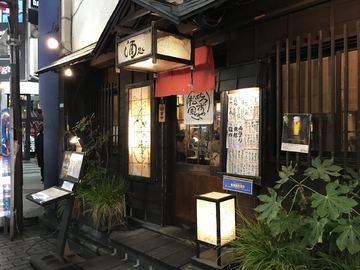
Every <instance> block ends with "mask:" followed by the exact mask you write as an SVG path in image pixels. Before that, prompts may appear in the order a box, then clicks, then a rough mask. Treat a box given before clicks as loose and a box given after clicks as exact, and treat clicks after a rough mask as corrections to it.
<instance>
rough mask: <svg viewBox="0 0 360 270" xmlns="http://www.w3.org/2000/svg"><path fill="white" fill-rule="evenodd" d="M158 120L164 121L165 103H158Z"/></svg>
mask: <svg viewBox="0 0 360 270" xmlns="http://www.w3.org/2000/svg"><path fill="white" fill-rule="evenodd" d="M159 122H160V123H165V104H159Z"/></svg>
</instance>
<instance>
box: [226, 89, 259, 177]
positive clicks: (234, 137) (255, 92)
mask: <svg viewBox="0 0 360 270" xmlns="http://www.w3.org/2000/svg"><path fill="white" fill-rule="evenodd" d="M259 93H260V92H259V89H258V88H246V89H241V90H238V91H236V92H235V91H234V92H230V93H229V95H228V123H227V137H226V148H227V162H226V172H227V173H230V174H239V175H249V176H259V141H260V137H259V130H260V129H259V96H260V95H259Z"/></svg>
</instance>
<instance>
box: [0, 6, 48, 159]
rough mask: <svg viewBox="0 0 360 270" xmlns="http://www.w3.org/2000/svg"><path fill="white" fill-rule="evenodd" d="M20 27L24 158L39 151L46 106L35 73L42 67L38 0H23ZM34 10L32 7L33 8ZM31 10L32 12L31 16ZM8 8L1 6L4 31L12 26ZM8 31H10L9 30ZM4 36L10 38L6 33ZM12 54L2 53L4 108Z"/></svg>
mask: <svg viewBox="0 0 360 270" xmlns="http://www.w3.org/2000/svg"><path fill="white" fill-rule="evenodd" d="M18 3H19V15H18V18H19V31H20V40H21V45H20V94H21V97H20V98H21V107H22V114H21V115H22V122H23V124H22V132H23V137H22V151H23V159H24V160H29V159H30V157H31V156H34V155H35V141H34V140H35V134H36V133H37V127H38V126H39V123H41V122H42V110H41V105H40V103H39V83H38V81H39V79H38V77H37V75H36V74H35V71H36V70H37V69H38V44H37V43H38V42H37V37H38V30H37V28H38V27H37V19H36V17H37V7H38V1H35V0H19V1H18ZM30 10H31V11H30ZM30 14H31V16H30ZM8 15H9V10H8V9H2V10H0V32H1V33H2V35H4V33H5V31H6V29H8V27H9V26H8V18H7V16H8ZM5 35H6V33H5ZM3 39H6V38H5V37H3ZM10 75H11V70H10V55H9V54H8V53H7V54H6V53H2V55H1V56H0V93H1V94H0V108H1V109H3V108H6V107H9V106H10V102H11V100H10V82H9V78H10Z"/></svg>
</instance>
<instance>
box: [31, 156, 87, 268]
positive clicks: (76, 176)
mask: <svg viewBox="0 0 360 270" xmlns="http://www.w3.org/2000/svg"><path fill="white" fill-rule="evenodd" d="M84 159H85V154H84V153H80V152H70V151H66V152H65V154H64V160H63V166H62V170H61V175H60V179H62V180H64V182H63V184H62V186H61V187H57V186H54V187H51V188H49V189H45V190H42V191H39V192H35V193H31V194H28V195H26V198H27V199H28V200H30V201H32V202H34V203H36V204H38V205H41V206H46V205H49V204H52V203H54V202H57V201H59V200H63V199H66V203H65V208H64V212H63V215H62V219H61V224H60V231H59V236H58V241H57V244H56V249H55V253H53V252H50V254H48V255H35V256H31V257H30V264H31V265H33V266H35V267H36V268H37V269H41V270H60V269H69V268H71V266H73V265H75V264H78V263H79V262H82V261H84V259H82V258H81V257H79V256H78V255H76V254H73V253H71V252H70V254H65V255H64V250H65V246H66V240H67V235H68V231H69V225H70V222H71V216H72V210H73V206H74V200H75V193H76V188H77V184H78V183H79V180H80V179H81V177H82V175H83V170H84V165H85V162H84Z"/></svg>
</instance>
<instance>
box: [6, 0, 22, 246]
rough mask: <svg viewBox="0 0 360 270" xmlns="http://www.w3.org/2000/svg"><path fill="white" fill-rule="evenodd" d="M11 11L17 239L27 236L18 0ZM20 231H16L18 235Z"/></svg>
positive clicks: (12, 2) (13, 202)
mask: <svg viewBox="0 0 360 270" xmlns="http://www.w3.org/2000/svg"><path fill="white" fill-rule="evenodd" d="M6 3H7V5H8V7H9V9H10V16H9V30H10V39H9V46H10V67H11V77H10V98H11V105H10V113H11V115H10V121H11V135H10V151H11V152H10V153H11V217H10V238H11V240H13V239H14V236H15V233H18V234H22V232H23V198H22V186H23V169H22V151H21V149H22V147H21V143H22V134H21V130H22V125H21V105H20V68H19V46H20V38H19V22H18V10H19V8H18V0H7V1H6ZM15 229H16V231H15Z"/></svg>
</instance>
